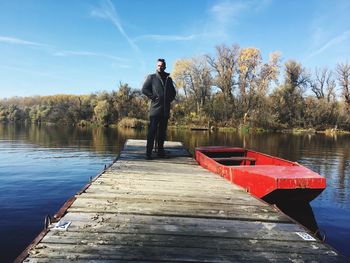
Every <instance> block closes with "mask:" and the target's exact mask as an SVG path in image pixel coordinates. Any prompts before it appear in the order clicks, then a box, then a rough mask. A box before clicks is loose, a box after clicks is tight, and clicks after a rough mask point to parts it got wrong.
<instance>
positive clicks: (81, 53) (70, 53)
mask: <svg viewBox="0 0 350 263" xmlns="http://www.w3.org/2000/svg"><path fill="white" fill-rule="evenodd" d="M54 56H62V57H66V56H87V57H103V58H108V59H112V60H117V61H128V60H127V59H124V58H121V57H116V56H111V55H108V54H103V53H97V52H91V51H73V50H62V51H58V52H56V53H54Z"/></svg>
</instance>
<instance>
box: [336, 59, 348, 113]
mask: <svg viewBox="0 0 350 263" xmlns="http://www.w3.org/2000/svg"><path fill="white" fill-rule="evenodd" d="M336 72H337V79H338V82H339V85H340V88H341V91H342V95H343V96H344V99H345V103H346V104H347V105H348V107H350V87H349V86H350V64H349V63H348V62H346V63H339V64H337V68H336Z"/></svg>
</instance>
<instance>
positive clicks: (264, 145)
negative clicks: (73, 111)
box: [0, 125, 350, 262]
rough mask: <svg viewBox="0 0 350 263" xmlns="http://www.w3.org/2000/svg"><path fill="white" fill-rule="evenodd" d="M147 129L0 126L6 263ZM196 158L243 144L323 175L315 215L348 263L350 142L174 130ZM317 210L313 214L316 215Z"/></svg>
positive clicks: (1, 257) (1, 242)
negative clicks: (199, 150)
mask: <svg viewBox="0 0 350 263" xmlns="http://www.w3.org/2000/svg"><path fill="white" fill-rule="evenodd" d="M145 137H146V134H145V131H134V130H118V129H108V128H106V129H102V128H100V129H90V128H86V129H82V128H67V127H38V126H14V125H0V211H1V216H0V236H1V239H0V262H12V261H13V260H14V259H15V258H16V257H17V256H18V255H19V254H20V253H21V252H22V251H23V250H24V248H25V247H26V246H27V245H28V244H29V243H30V242H31V241H32V240H33V239H34V238H35V237H36V236H37V234H38V233H39V232H40V231H41V230H42V228H43V224H44V217H45V216H46V215H47V214H49V215H54V214H55V213H56V212H57V211H58V210H59V208H60V207H61V206H62V205H63V203H64V202H65V201H66V200H67V199H68V198H69V197H71V196H73V195H74V194H75V193H76V192H78V191H79V190H80V189H81V188H82V187H83V186H84V185H85V184H86V183H87V182H88V180H89V178H90V177H91V176H92V177H93V176H95V175H97V174H98V173H99V172H101V171H102V169H103V167H104V165H105V164H110V163H111V162H112V161H113V159H114V158H116V156H117V155H118V153H119V151H120V149H121V147H122V145H123V144H124V142H125V140H126V139H127V138H137V139H144V138H145ZM168 139H169V140H176V141H182V142H183V143H184V144H185V146H186V147H187V148H188V149H189V150H190V151H191V152H193V149H194V147H195V146H198V145H202V146H204V145H233V146H243V147H247V148H250V149H254V150H257V151H262V152H265V153H268V154H271V155H276V156H279V157H282V158H285V159H289V160H292V161H297V162H299V163H301V164H303V165H305V166H307V167H309V168H311V169H312V170H314V171H316V172H318V173H320V174H321V175H323V176H325V177H326V179H327V189H326V190H325V191H324V192H323V193H322V194H321V195H320V196H319V197H318V198H316V199H315V200H314V201H313V202H311V208H312V209H311V214H310V213H307V214H306V213H305V212H304V210H303V211H301V214H302V215H304V216H307V217H311V219H313V218H314V219H315V220H316V223H317V225H318V228H319V229H320V232H321V234H322V235H323V236H325V237H326V242H327V243H329V244H331V245H332V246H333V247H335V248H336V249H337V250H338V251H340V252H341V253H342V254H344V255H346V256H347V257H349V258H350V251H349V249H348V247H349V245H348V244H350V224H349V222H350V202H349V201H350V169H349V162H350V140H349V139H350V137H349V136H337V137H329V136H326V135H318V134H316V135H291V134H253V135H247V134H245V135H244V134H239V133H231V132H227V133H225V132H217V133H208V132H190V131H183V130H171V131H169V134H168ZM312 211H313V213H312Z"/></svg>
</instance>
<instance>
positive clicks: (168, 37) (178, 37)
mask: <svg viewBox="0 0 350 263" xmlns="http://www.w3.org/2000/svg"><path fill="white" fill-rule="evenodd" d="M200 36H201V34H193V35H188V36H183V35H157V34H149V35H142V36H139V37H136V38H135V39H134V41H140V40H144V39H146V40H155V41H189V40H194V39H196V38H198V37H200Z"/></svg>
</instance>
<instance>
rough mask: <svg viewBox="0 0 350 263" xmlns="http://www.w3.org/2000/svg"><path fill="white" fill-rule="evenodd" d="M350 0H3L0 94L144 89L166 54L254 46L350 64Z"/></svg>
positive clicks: (314, 63) (314, 61)
mask: <svg viewBox="0 0 350 263" xmlns="http://www.w3.org/2000/svg"><path fill="white" fill-rule="evenodd" d="M349 11H350V1H349V0H307V1H305V0H241V1H236V0H192V1H191V0H173V1H164V0H163V1H158V0H152V1H151V0H148V1H147V0H128V1H122V0H94V1H92V0H84V1H83V0H75V1H68V0H61V1H55V0H45V1H43V0H25V1H23V0H1V1H0V97H1V98H4V97H11V96H31V95H53V94H89V93H92V92H98V91H103V90H106V91H111V90H115V89H116V88H117V87H118V84H119V82H120V81H122V82H124V83H128V84H129V85H131V86H132V87H133V88H140V87H141V85H142V82H143V80H144V78H145V76H146V75H147V74H148V73H152V72H154V71H155V63H156V62H155V61H156V59H157V58H165V59H166V60H167V63H168V65H167V66H168V68H167V71H169V72H171V69H172V65H173V63H174V62H175V60H176V59H179V58H185V57H194V56H197V55H203V54H214V52H215V46H216V45H218V44H226V45H231V44H233V43H236V44H239V45H240V46H241V47H257V48H259V49H260V50H261V52H262V55H263V58H264V59H265V60H266V59H267V56H268V53H269V52H272V51H275V50H279V51H280V52H281V53H282V62H285V61H286V60H287V59H290V58H292V59H295V60H297V61H299V62H301V63H302V64H303V65H304V66H305V67H307V68H309V69H314V68H315V67H323V66H328V67H329V68H331V69H333V68H334V67H335V65H336V63H338V62H349V61H350V59H349V58H350V15H349Z"/></svg>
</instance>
